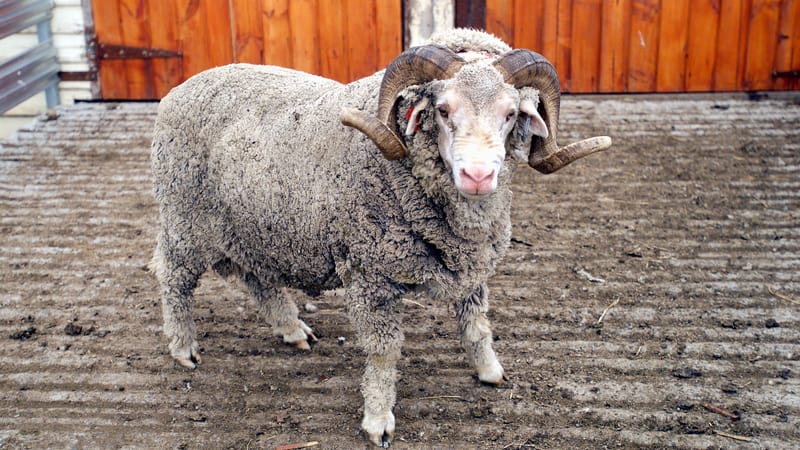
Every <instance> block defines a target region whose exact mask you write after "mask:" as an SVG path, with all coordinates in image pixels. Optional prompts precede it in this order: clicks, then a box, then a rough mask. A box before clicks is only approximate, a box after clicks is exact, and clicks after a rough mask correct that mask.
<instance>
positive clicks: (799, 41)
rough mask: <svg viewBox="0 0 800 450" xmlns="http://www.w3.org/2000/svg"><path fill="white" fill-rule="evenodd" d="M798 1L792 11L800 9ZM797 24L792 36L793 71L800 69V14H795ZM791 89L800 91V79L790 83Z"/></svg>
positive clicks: (796, 0)
mask: <svg viewBox="0 0 800 450" xmlns="http://www.w3.org/2000/svg"><path fill="white" fill-rule="evenodd" d="M797 3H798V0H794V5H795V6H794V8H792V11H796V10H797V9H799V8H800V7H798V6H797ZM793 14H794V18H795V22H794V27H793V28H792V34H791V38H790V39H791V42H792V44H791V53H792V62H791V68H792V70H796V69H800V13H793ZM789 87H790V88H791V89H797V90H800V77H795V78H794V79H792V80H791V81H790V85H789Z"/></svg>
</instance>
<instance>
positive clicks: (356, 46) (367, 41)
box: [345, 0, 378, 80]
mask: <svg viewBox="0 0 800 450" xmlns="http://www.w3.org/2000/svg"><path fill="white" fill-rule="evenodd" d="M365 6H366V7H365ZM345 8H346V17H347V34H348V36H350V37H351V38H350V39H348V41H347V57H348V60H349V61H350V64H349V67H348V69H349V76H348V79H350V80H356V79H358V78H362V77H365V76H367V75H371V74H373V73H374V72H375V68H376V67H377V66H378V65H377V59H378V49H377V45H376V39H375V23H376V19H375V3H374V2H369V3H368V4H366V5H365V4H364V2H363V1H361V0H346V2H345Z"/></svg>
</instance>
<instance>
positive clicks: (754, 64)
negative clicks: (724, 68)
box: [742, 0, 780, 90]
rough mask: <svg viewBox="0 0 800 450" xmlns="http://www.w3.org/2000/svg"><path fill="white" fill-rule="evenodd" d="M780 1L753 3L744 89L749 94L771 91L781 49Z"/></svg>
mask: <svg viewBox="0 0 800 450" xmlns="http://www.w3.org/2000/svg"><path fill="white" fill-rule="evenodd" d="M779 14H780V0H753V3H752V6H751V10H750V30H749V33H748V38H747V59H746V61H745V68H744V80H743V84H742V87H743V88H744V89H747V90H763V89H772V70H773V67H774V64H775V50H776V48H777V45H778V26H779V24H780V17H779Z"/></svg>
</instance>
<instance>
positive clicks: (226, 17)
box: [153, 0, 233, 67]
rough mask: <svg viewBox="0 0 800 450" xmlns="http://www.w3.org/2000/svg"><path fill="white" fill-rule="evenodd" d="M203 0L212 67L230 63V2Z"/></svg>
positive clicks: (231, 38)
mask: <svg viewBox="0 0 800 450" xmlns="http://www.w3.org/2000/svg"><path fill="white" fill-rule="evenodd" d="M153 1H155V0H153ZM203 2H204V3H205V8H204V9H205V13H206V27H207V29H208V38H209V41H208V43H207V44H206V51H208V52H209V53H210V60H211V67H216V66H224V65H225V64H230V63H232V62H233V32H232V30H231V10H230V3H228V4H227V5H226V4H224V3H223V4H221V2H219V0H203Z"/></svg>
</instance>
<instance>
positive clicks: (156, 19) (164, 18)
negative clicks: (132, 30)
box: [149, 0, 183, 98]
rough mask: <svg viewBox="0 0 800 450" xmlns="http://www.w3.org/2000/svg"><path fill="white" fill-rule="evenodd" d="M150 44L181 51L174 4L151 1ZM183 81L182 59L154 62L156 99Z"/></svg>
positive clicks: (162, 59)
mask: <svg viewBox="0 0 800 450" xmlns="http://www.w3.org/2000/svg"><path fill="white" fill-rule="evenodd" d="M149 7H150V42H151V44H152V45H153V47H155V48H163V49H167V50H179V49H180V39H179V36H178V10H177V8H176V4H175V3H174V2H162V1H155V0H151V1H150V2H149ZM181 81H183V79H182V74H181V58H156V59H154V60H153V62H152V83H153V90H154V94H155V98H162V97H164V96H165V95H167V93H168V92H169V91H170V89H172V88H173V87H175V86H177V85H178V84H180V82H181Z"/></svg>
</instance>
